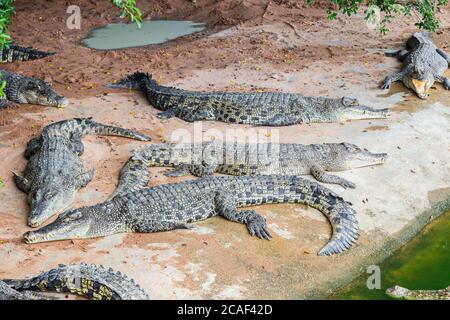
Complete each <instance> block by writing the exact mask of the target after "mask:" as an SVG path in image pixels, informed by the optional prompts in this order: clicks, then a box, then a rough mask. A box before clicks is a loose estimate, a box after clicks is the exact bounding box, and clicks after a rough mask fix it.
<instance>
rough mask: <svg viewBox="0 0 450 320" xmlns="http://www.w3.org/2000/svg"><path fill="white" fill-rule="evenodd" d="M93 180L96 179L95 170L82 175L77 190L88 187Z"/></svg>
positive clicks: (78, 179)
mask: <svg viewBox="0 0 450 320" xmlns="http://www.w3.org/2000/svg"><path fill="white" fill-rule="evenodd" d="M92 178H94V169H91V170H89V171H86V172H84V173H82V174H80V175H79V176H78V178H77V184H76V188H77V189H80V188H84V187H86V186H87V185H88V183H89V182H91V180H92Z"/></svg>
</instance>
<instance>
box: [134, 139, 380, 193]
mask: <svg viewBox="0 0 450 320" xmlns="http://www.w3.org/2000/svg"><path fill="white" fill-rule="evenodd" d="M132 158H136V159H140V160H142V161H143V162H144V163H145V164H147V165H148V166H166V167H167V166H169V167H175V170H173V171H171V172H169V173H167V174H166V175H167V176H181V175H186V174H189V173H191V174H193V175H195V176H199V177H203V176H208V175H212V174H213V173H214V172H216V173H222V174H229V175H235V176H239V175H270V174H281V175H304V174H311V175H313V176H314V177H315V178H316V179H317V180H318V181H321V182H325V183H334V184H339V185H341V186H342V187H344V188H347V187H349V188H354V187H355V184H354V183H352V182H351V181H347V180H345V179H343V178H340V177H338V176H335V175H331V174H328V173H326V171H343V170H348V169H352V168H359V167H364V166H370V165H375V164H381V163H384V162H385V161H386V159H387V154H386V153H371V152H369V151H366V150H362V149H361V148H359V147H358V146H355V145H353V144H350V143H324V144H312V145H302V144H288V143H281V144H275V143H272V144H271V143H260V144H248V143H247V144H244V143H235V142H233V143H226V142H212V143H211V142H205V143H203V144H201V143H200V144H156V145H155V144H149V145H145V146H143V147H142V148H139V149H137V150H134V151H133V156H132Z"/></svg>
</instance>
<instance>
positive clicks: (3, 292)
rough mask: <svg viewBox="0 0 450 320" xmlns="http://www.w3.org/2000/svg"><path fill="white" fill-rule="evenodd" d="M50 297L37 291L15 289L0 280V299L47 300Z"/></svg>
mask: <svg viewBox="0 0 450 320" xmlns="http://www.w3.org/2000/svg"><path fill="white" fill-rule="evenodd" d="M49 299H51V298H50V297H46V296H44V295H41V294H39V293H35V292H32V291H28V290H25V291H22V292H20V291H17V290H15V289H13V288H11V287H10V286H9V285H7V284H6V283H5V282H3V281H1V280H0V301H2V300H49Z"/></svg>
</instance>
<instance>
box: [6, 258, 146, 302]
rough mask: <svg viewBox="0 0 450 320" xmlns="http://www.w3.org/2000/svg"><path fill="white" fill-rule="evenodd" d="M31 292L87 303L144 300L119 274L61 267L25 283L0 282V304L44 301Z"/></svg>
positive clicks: (131, 282)
mask: <svg viewBox="0 0 450 320" xmlns="http://www.w3.org/2000/svg"><path fill="white" fill-rule="evenodd" d="M35 292H65V293H73V294H77V295H79V296H83V297H86V298H88V299H91V300H148V299H149V297H148V295H147V294H146V293H145V291H144V290H143V289H142V288H141V287H140V286H139V285H138V284H136V283H135V282H134V280H133V279H130V278H128V277H127V276H126V275H124V274H122V273H121V272H114V271H113V270H112V269H111V268H109V269H107V268H104V267H103V266H96V265H93V264H85V263H81V264H73V265H68V266H66V265H62V264H60V265H59V266H58V267H57V268H55V269H52V270H50V271H47V272H44V273H41V274H40V275H38V276H36V277H32V278H27V279H19V280H3V281H0V300H30V299H31V300H34V299H46V298H47V297H45V296H44V295H39V294H37V293H35Z"/></svg>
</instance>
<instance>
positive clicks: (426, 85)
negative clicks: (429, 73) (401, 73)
mask: <svg viewBox="0 0 450 320" xmlns="http://www.w3.org/2000/svg"><path fill="white" fill-rule="evenodd" d="M432 85H433V84H432V83H430V81H428V80H417V79H414V78H411V79H410V81H409V85H408V87H409V88H410V89H412V90H413V91H414V92H415V93H417V95H418V96H419V98H420V99H424V100H425V99H427V98H428V95H429V92H430V88H431V86H432Z"/></svg>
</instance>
